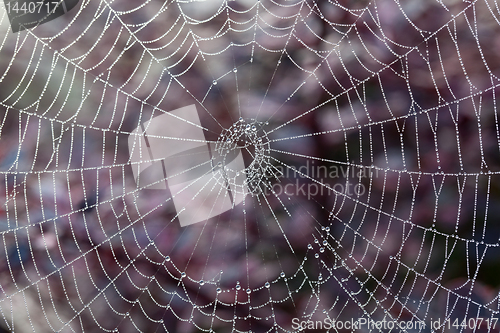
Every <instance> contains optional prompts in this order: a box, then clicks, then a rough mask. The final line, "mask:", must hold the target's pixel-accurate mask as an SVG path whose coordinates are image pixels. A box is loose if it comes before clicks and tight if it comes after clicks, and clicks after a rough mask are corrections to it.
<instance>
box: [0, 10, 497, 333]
mask: <svg viewBox="0 0 500 333" xmlns="http://www.w3.org/2000/svg"><path fill="white" fill-rule="evenodd" d="M499 19H500V8H499V5H498V3H497V2H496V1H491V0H476V1H459V0H446V1H445V0H442V1H432V0H428V1H395V0H382V1H381V0H372V1H363V0H359V1H340V0H339V1H270V0H261V1H253V0H241V1H240V0H236V1H228V2H226V1H224V2H221V1H166V2H163V1H144V2H142V3H140V4H139V2H136V1H125V0H116V1H106V0H105V1H88V0H84V1H82V2H81V3H80V4H79V6H77V8H75V9H73V11H72V12H70V13H68V14H66V15H65V16H64V17H63V18H60V19H57V20H54V21H51V22H49V23H46V24H44V25H42V26H40V27H37V28H35V29H32V30H28V31H23V32H20V33H17V34H12V33H11V32H10V31H9V30H8V29H9V27H8V18H7V15H6V13H5V9H4V12H3V16H2V21H1V29H2V37H1V38H2V42H1V68H2V72H3V74H2V75H1V79H0V85H1V86H0V91H1V93H0V94H1V96H0V99H1V101H0V105H1V107H2V117H1V120H0V123H1V125H0V142H1V145H0V170H1V171H0V174H1V175H2V178H3V180H2V181H1V182H0V183H1V185H0V186H1V187H2V188H1V190H2V193H3V194H2V195H0V200H1V205H0V214H1V215H0V222H1V234H2V246H0V248H1V251H2V262H1V265H2V266H1V276H0V292H1V296H0V303H1V306H0V310H1V313H0V316H1V325H2V326H3V327H5V328H7V329H9V330H10V331H20V332H27V331H35V332H39V331H41V332H45V331H46V332H50V331H58V332H94V331H95V332H101V331H105V332H114V331H120V332H135V331H141V332H153V331H157V332H177V331H179V332H181V331H182V332H191V331H192V332H196V331H204V332H209V331H214V332H231V331H234V332H248V331H252V332H266V331H269V332H283V331H285V332H287V331H294V330H295V329H294V328H293V327H292V318H294V317H297V318H300V320H301V321H305V320H323V319H324V318H330V319H334V320H339V321H340V320H349V319H350V318H361V317H364V318H367V319H369V320H375V321H378V320H382V319H385V320H388V321H389V320H391V321H394V322H399V323H401V322H408V321H414V322H416V321H424V322H426V324H427V325H429V324H430V323H431V320H437V319H440V320H441V322H444V321H445V320H447V319H448V320H450V321H451V323H453V322H454V320H455V319H458V320H459V323H462V321H463V320H466V321H467V320H469V319H470V318H483V319H484V320H486V319H488V320H489V321H491V322H493V321H494V320H495V319H496V318H498V311H499V302H500V299H499V296H498V295H499V294H498V291H497V285H495V282H494V281H493V282H492V281H491V280H489V278H488V276H489V274H490V275H491V272H492V271H493V272H494V273H496V271H495V267H496V266H495V257H496V256H498V254H499V250H498V247H499V234H500V229H499V228H498V226H497V225H495V224H496V222H495V221H496V216H498V213H499V212H498V209H497V208H496V207H495V203H496V200H498V196H499V194H498V191H499V189H498V186H497V185H496V183H497V180H498V173H499V172H500V168H498V165H499V160H498V158H495V156H498V154H499V152H500V129H499V127H498V116H497V102H496V91H497V87H498V84H499V78H498V76H497V75H498V64H499V61H498V56H497V55H496V54H495V47H497V48H498V46H497V45H499V44H498V41H497V40H498V39H497V38H496V36H495V35H498V32H499V30H500V29H499V25H500V21H499ZM495 43H496V44H495ZM188 104H195V105H196V107H197V109H198V112H199V114H200V117H201V118H202V122H203V124H206V125H202V127H203V128H204V130H206V133H207V138H208V141H209V142H213V143H214V144H220V142H222V143H224V141H218V140H220V138H223V139H224V138H226V136H225V135H226V134H224V133H226V131H228V129H229V131H230V130H231V128H232V127H231V126H237V125H233V124H238V122H239V121H240V120H239V119H240V118H242V119H244V120H242V121H245V122H249V123H250V124H257V125H258V127H259V131H264V132H262V133H265V135H264V134H262V133H261V132H259V133H261V134H258V135H260V136H259V137H260V138H265V139H266V143H267V140H268V144H269V148H268V149H267V148H266V150H265V152H266V154H268V155H266V156H264V157H262V158H261V160H259V163H257V164H256V165H257V166H256V167H255V169H253V170H252V171H248V172H252V174H251V175H250V174H247V177H248V178H251V179H253V183H252V192H255V193H252V194H251V195H250V194H248V198H247V199H246V200H245V202H244V203H243V204H242V205H241V206H239V207H240V208H241V210H238V209H237V208H236V207H235V209H234V211H232V212H228V213H227V214H225V215H221V216H220V217H218V218H215V219H214V220H210V221H209V222H203V223H200V224H199V225H195V226H190V227H186V228H184V229H183V228H179V227H178V225H177V224H176V223H177V222H176V221H177V220H176V214H178V213H179V212H176V211H175V210H173V209H172V202H171V196H170V195H169V194H164V193H163V194H158V193H159V192H151V190H150V191H149V192H148V190H147V189H146V188H141V187H137V186H136V183H135V181H134V179H133V178H132V177H131V172H130V166H131V163H132V162H131V160H130V158H129V157H128V155H127V152H128V151H127V146H126V142H127V137H128V136H129V135H130V134H131V133H132V131H133V130H134V128H136V127H137V126H139V125H140V124H141V123H144V122H145V121H147V120H150V119H152V118H154V117H155V116H158V115H160V114H162V113H165V112H168V111H170V110H173V109H176V108H179V107H182V106H185V105H188ZM311 124H312V125H311ZM205 126H206V127H205ZM210 135H212V137H210ZM166 137H168V135H166ZM218 138H219V139H218ZM257 138H258V137H257V136H256V137H254V139H255V140H257ZM166 139H168V138H166ZM179 139H182V138H179ZM255 140H254V142H255ZM319 141H321V142H323V145H322V146H321V145H319V146H318V144H317V142H319ZM224 149H226V147H225V146H224ZM250 155H251V152H250ZM313 164H314V165H316V166H319V165H323V166H328V167H333V166H335V167H338V168H340V169H341V170H344V172H347V176H346V177H344V178H345V179H341V180H338V179H334V180H332V179H324V178H323V177H319V176H318V173H316V174H313V173H311V168H313V167H310V168H309V166H312V165H313ZM301 165H307V166H308V168H309V169H307V171H301V169H300V168H299V167H300V166H301ZM290 170H296V171H293V172H292V175H293V176H289V177H288V178H293V177H295V178H293V180H291V179H288V178H286V177H284V174H288V171H290ZM329 170H331V169H329ZM231 171H233V170H231ZM235 172H236V171H235ZM361 172H366V174H367V175H368V176H364V174H362V173H361ZM168 179H169V176H167V177H166V180H167V181H168ZM296 179H299V180H300V184H306V185H307V186H309V185H311V187H308V188H309V189H312V188H314V189H315V191H316V193H314V194H312V195H311V193H307V195H305V193H304V195H301V194H300V193H299V194H298V195H289V194H287V193H284V192H283V191H280V193H278V191H277V190H276V189H277V188H278V187H276V186H274V185H275V184H279V183H280V182H284V183H283V185H285V184H288V183H286V182H287V181H288V182H289V184H291V187H289V188H291V189H295V186H296V187H299V185H300V184H299V183H298V182H297V183H295V180H296ZM217 181H219V182H221V183H222V184H223V183H224V182H227V181H228V180H227V179H222V180H221V179H218V180H217ZM229 182H230V181H229ZM347 182H350V184H358V185H363V186H364V187H363V188H365V189H366V191H364V192H363V193H359V191H358V192H357V193H356V192H349V193H347V192H346V191H340V190H339V189H340V188H344V189H345V188H346V186H347V185H348V184H347ZM336 184H337V185H338V184H341V185H343V187H338V186H335V185H336ZM312 185H315V186H317V187H312ZM256 188H259V191H256ZM359 188H361V187H358V189H359ZM318 191H319V192H321V194H319V193H318ZM257 192H258V193H257ZM151 193H153V194H151ZM324 193H327V194H324ZM172 195H174V193H172ZM220 195H221V196H224V195H228V194H227V193H226V194H224V193H223V191H221V194H220ZM252 228H253V229H256V230H257V231H255V230H253V231H252V232H253V234H251V231H250V229H252ZM224 232H226V233H224ZM231 232H233V233H231ZM231 235H232V236H234V237H235V238H236V239H237V240H238V244H237V245H234V244H232V243H231V239H229V238H230V237H229V236H231ZM219 243H220V244H219ZM234 248H237V249H240V250H241V252H240V253H239V254H238V255H236V254H235V255H234V256H232V255H233V254H232V253H231V252H233V251H232V249H234ZM200 253H202V254H204V255H205V256H203V255H201V254H200ZM198 256H201V258H203V259H202V260H199V259H197V258H198ZM227 258H230V260H229V264H227V263H224V261H225V260H228V259H227ZM231 259H232V260H233V261H231ZM231 265H232V266H231ZM488 273H489V274H488ZM236 281H238V282H236ZM468 329H469V330H470V328H467V329H465V328H463V327H459V326H455V327H451V330H455V331H466V330H468ZM361 330H363V329H361ZM364 330H369V329H367V328H364ZM372 330H374V331H390V330H387V329H383V328H378V329H377V328H375V329H372ZM443 330H448V328H445V327H443V326H436V327H430V326H427V327H426V328H425V329H419V328H415V329H413V328H408V329H400V328H398V329H394V330H393V331H407V332H410V331H443ZM495 330H497V328H492V327H487V326H485V325H484V323H483V325H482V326H481V327H479V328H477V330H476V331H495ZM332 331H335V330H333V329H332Z"/></svg>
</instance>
